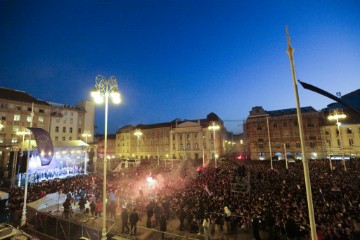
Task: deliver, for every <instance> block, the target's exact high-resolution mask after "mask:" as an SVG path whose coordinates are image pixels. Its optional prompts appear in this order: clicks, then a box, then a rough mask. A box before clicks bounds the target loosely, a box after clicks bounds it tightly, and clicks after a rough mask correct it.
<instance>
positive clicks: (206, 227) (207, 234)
mask: <svg viewBox="0 0 360 240" xmlns="http://www.w3.org/2000/svg"><path fill="white" fill-rule="evenodd" d="M202 227H203V229H204V239H205V240H210V217H209V216H208V215H207V214H206V215H205V217H204V221H203V223H202Z"/></svg>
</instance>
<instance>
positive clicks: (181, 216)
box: [178, 207, 186, 231]
mask: <svg viewBox="0 0 360 240" xmlns="http://www.w3.org/2000/svg"><path fill="white" fill-rule="evenodd" d="M178 218H179V221H180V226H179V229H180V231H184V230H185V224H184V222H185V218H186V213H185V211H184V208H183V207H180V208H179V210H178Z"/></svg>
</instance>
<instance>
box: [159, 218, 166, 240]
mask: <svg viewBox="0 0 360 240" xmlns="http://www.w3.org/2000/svg"><path fill="white" fill-rule="evenodd" d="M159 224H160V231H161V240H164V239H165V232H166V224H167V223H166V216H165V214H164V212H162V213H160V219H159Z"/></svg>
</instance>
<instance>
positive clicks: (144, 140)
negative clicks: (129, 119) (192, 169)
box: [116, 113, 226, 160]
mask: <svg viewBox="0 0 360 240" xmlns="http://www.w3.org/2000/svg"><path fill="white" fill-rule="evenodd" d="M213 126H217V127H215V128H212V127H213ZM209 127H210V128H209ZM225 131H226V129H225V128H224V125H223V122H222V120H221V119H220V118H219V117H218V116H217V115H216V114H214V113H210V114H209V115H208V116H207V118H206V119H198V120H179V119H177V120H174V121H171V122H166V123H158V124H147V125H144V124H139V125H136V126H125V127H123V128H120V129H119V130H118V132H117V134H116V156H117V157H122V158H140V159H180V160H186V159H201V158H203V157H204V158H205V159H214V158H215V156H217V157H219V156H220V155H222V154H223V152H224V151H223V140H224V135H225V134H224V132H225Z"/></svg>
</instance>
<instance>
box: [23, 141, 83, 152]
mask: <svg viewBox="0 0 360 240" xmlns="http://www.w3.org/2000/svg"><path fill="white" fill-rule="evenodd" d="M53 146H54V148H56V147H88V146H89V144H87V143H86V142H84V141H81V140H70V141H56V142H53ZM18 147H19V148H21V149H24V150H27V149H28V147H29V140H25V141H23V142H21V143H19V144H18ZM31 147H33V148H36V147H37V145H36V141H35V140H31Z"/></svg>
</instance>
